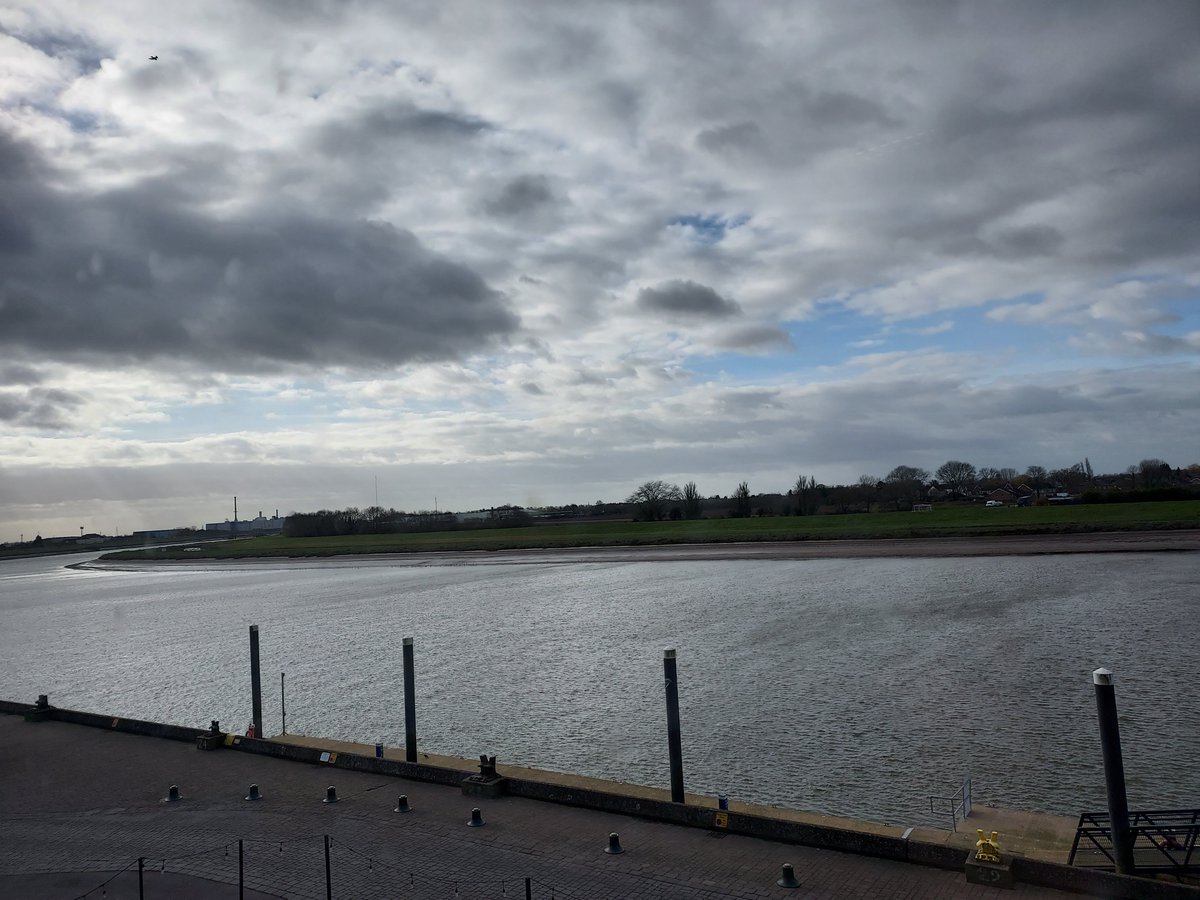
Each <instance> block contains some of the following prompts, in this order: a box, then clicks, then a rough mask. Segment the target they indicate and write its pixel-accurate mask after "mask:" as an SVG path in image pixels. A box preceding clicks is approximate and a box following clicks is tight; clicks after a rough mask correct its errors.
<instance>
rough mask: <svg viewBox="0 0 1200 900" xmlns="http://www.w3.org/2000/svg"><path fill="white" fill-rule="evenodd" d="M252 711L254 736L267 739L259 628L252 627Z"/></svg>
mask: <svg viewBox="0 0 1200 900" xmlns="http://www.w3.org/2000/svg"><path fill="white" fill-rule="evenodd" d="M250 710H251V715H252V716H253V722H254V736H255V737H256V738H261V737H265V735H264V734H263V721H262V677H261V674H260V672H259V669H258V626H257V625H251V626H250Z"/></svg>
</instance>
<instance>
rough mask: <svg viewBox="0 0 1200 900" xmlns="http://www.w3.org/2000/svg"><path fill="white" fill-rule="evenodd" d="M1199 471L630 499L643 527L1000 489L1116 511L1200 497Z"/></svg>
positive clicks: (652, 486)
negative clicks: (1063, 496)
mask: <svg viewBox="0 0 1200 900" xmlns="http://www.w3.org/2000/svg"><path fill="white" fill-rule="evenodd" d="M1197 478H1200V464H1193V465H1190V466H1188V467H1186V468H1172V467H1171V466H1170V465H1169V464H1168V463H1166V462H1164V461H1163V460H1161V459H1156V458H1152V459H1143V460H1142V461H1141V462H1140V463H1138V464H1137V465H1131V466H1129V467H1128V468H1126V469H1125V470H1124V471H1123V472H1119V473H1111V474H1103V475H1097V474H1096V473H1095V472H1094V471H1093V469H1092V464H1091V462H1090V461H1089V460H1088V459H1087V458H1084V459H1083V460H1082V461H1081V462H1078V463H1074V464H1072V465H1070V466H1066V467H1063V468H1060V469H1053V470H1047V469H1046V468H1044V467H1043V466H1038V465H1033V466H1029V467H1027V468H1026V469H1025V470H1024V471H1019V470H1017V469H1013V468H993V467H990V466H981V467H978V468H977V467H976V466H974V465H973V464H971V463H969V462H965V461H963V460H956V459H952V460H947V461H946V462H945V463H943V464H942V465H941V466H939V467H938V468H937V469H936V470H935V471H934V472H932V473H931V472H929V471H928V470H926V469H923V468H920V467H918V466H908V465H900V466H896V467H895V468H894V469H892V470H891V471H890V472H888V474H887V475H885V476H883V477H882V478H879V477H876V476H874V475H861V476H860V477H859V478H858V480H857V481H855V482H853V483H852V484H838V485H826V484H822V483H818V481H817V479H816V477H815V476H813V475H800V476H799V477H797V479H796V481H795V483H794V484H792V486H791V487H790V488H789V489H788V490H787V492H786V493H781V494H758V495H755V494H751V492H750V486H749V484H748V483H747V482H746V481H741V482H739V483H738V485H737V487H736V488H735V489H734V491H733V493H732V494H731V495H730V496H729V498H725V497H721V496H719V495H714V496H712V497H709V498H704V497H702V496H701V494H700V490H699V488H698V487H697V486H696V482H694V481H689V482H687V483H686V484H685V485H684V486H683V487H682V488H680V487H679V486H677V485H675V484H672V483H670V482H667V481H663V480H661V479H655V480H651V481H646V482H644V483H642V484H641V485H639V486H638V487H637V489H636V490H634V492H633V493H632V494H630V495H629V497H628V498H626V503H629V504H631V505H632V506H633V508H634V518H635V519H636V520H638V521H643V522H656V521H661V520H663V519H699V518H703V517H705V515H711V514H716V515H721V516H729V517H733V518H744V517H748V516H751V515H797V516H807V515H815V514H816V513H817V512H818V511H829V512H843V513H846V512H866V511H870V510H871V509H872V508H875V509H881V510H882V509H894V510H897V511H899V510H905V509H911V508H912V506H913V504H915V503H918V502H920V501H921V500H923V499H927V498H928V497H929V496H930V494H931V490H932V491H933V493H935V494H936V495H937V496H938V497H939V498H941V499H962V500H971V499H979V498H981V497H983V496H985V495H986V494H987V493H989V492H994V491H997V490H999V489H1004V488H1012V489H1017V488H1018V487H1026V488H1028V490H1029V492H1030V493H1031V494H1032V495H1033V496H1034V497H1035V498H1042V497H1043V496H1045V495H1046V494H1049V493H1059V492H1062V493H1067V494H1069V495H1071V496H1073V497H1078V498H1079V499H1080V501H1081V502H1089V503H1112V502H1129V501H1132V500H1160V499H1161V500H1174V499H1190V498H1194V497H1198V496H1200V489H1198V487H1197V485H1195V484H1193V483H1192V481H1193V480H1194V479H1197Z"/></svg>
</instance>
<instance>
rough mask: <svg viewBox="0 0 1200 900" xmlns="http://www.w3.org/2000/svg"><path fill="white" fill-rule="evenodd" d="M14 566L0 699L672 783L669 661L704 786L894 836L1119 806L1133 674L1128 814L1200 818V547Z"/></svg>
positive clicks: (691, 773)
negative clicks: (1096, 676) (1195, 814)
mask: <svg viewBox="0 0 1200 900" xmlns="http://www.w3.org/2000/svg"><path fill="white" fill-rule="evenodd" d="M86 558H90V557H79V558H74V559H68V558H64V557H58V558H54V559H40V560H18V561H9V562H5V563H0V616H2V621H3V628H2V629H0V660H2V663H0V666H2V668H0V697H3V698H4V699H9V700H29V701H32V700H33V699H34V698H35V697H36V696H37V695H38V694H42V693H45V694H49V695H50V697H51V701H52V702H53V703H55V704H56V705H59V706H64V707H69V708H75V709H84V710H90V711H95V712H102V713H111V714H113V715H121V716H130V717H139V718H146V719H153V720H161V721H168V722H175V723H179V724H185V725H193V726H198V727H204V726H207V725H208V722H209V720H210V719H214V718H215V719H220V720H221V722H222V723H223V724H224V725H225V727H227V728H236V729H241V728H244V726H245V723H246V722H247V721H248V719H249V718H250V687H249V680H250V679H249V671H248V670H249V664H248V656H249V653H248V639H247V626H248V625H250V624H257V625H258V626H259V628H260V631H261V637H262V640H261V644H262V670H263V673H264V677H263V681H264V694H265V710H264V717H265V720H266V730H267V732H268V733H270V734H273V733H277V732H278V731H279V729H280V724H281V722H280V704H279V672H281V671H285V672H286V673H287V679H286V683H287V728H288V731H289V732H294V733H305V734H311V735H320V736H324V737H330V738H337V739H342V740H353V741H362V742H374V741H376V740H383V741H384V742H386V743H387V744H389V745H393V746H397V745H398V746H403V743H404V714H403V675H402V672H403V668H402V655H401V649H400V648H401V642H402V639H403V638H404V637H407V636H412V637H413V638H414V639H415V648H416V670H417V715H418V731H419V742H420V747H421V749H422V750H425V751H427V752H431V753H445V754H450V755H455V756H465V757H473V756H477V755H478V754H480V753H484V752H486V753H489V754H493V753H494V754H497V756H498V758H499V761H500V762H501V764H504V763H514V764H523V765H529V766H535V767H539V768H546V769H553V770H558V771H564V772H576V773H579V774H584V775H592V776H596V777H601V778H609V779H615V780H620V781H627V782H634V783H640V784H649V785H655V786H659V787H666V786H668V784H669V772H668V765H667V748H666V724H665V707H664V694H663V685H662V651H663V649H664V648H667V647H674V648H677V650H678V654H679V690H680V705H681V717H682V723H683V751H684V772H685V780H686V785H687V789H688V790H689V791H695V792H702V793H710V794H715V793H716V792H718V791H720V792H724V793H727V794H729V795H730V796H731V797H733V798H736V799H742V800H749V801H754V802H759V803H768V804H777V805H780V806H785V807H791V808H797V809H808V810H815V811H821V812H828V813H835V814H841V815H851V816H857V817H862V818H867V819H873V820H877V821H885V822H892V823H896V824H916V823H922V822H925V823H931V824H939V823H943V822H944V821H945V818H944V817H941V818H931V816H930V812H929V799H928V798H929V797H930V796H931V795H937V796H946V795H949V794H951V793H952V792H953V791H954V790H956V789H957V787H958V785H959V783H960V782H961V780H962V778H963V776H965V775H968V774H970V775H971V776H973V778H974V784H975V801H976V803H980V802H983V801H985V800H989V799H990V800H994V801H995V802H996V803H998V804H999V805H1002V806H1008V807H1016V808H1026V809H1040V810H1046V811H1049V812H1055V813H1061V814H1066V815H1076V814H1078V813H1079V812H1080V811H1082V810H1103V809H1105V800H1104V779H1103V774H1102V768H1101V758H1100V747H1099V737H1098V730H1097V725H1096V712H1095V701H1094V694H1093V689H1092V682H1091V672H1092V670H1093V669H1095V668H1097V667H1098V666H1102V665H1103V666H1107V667H1108V668H1110V669H1112V670H1113V671H1114V672H1115V673H1116V683H1117V702H1118V708H1119V709H1120V712H1121V728H1122V738H1123V742H1124V751H1125V767H1126V774H1127V778H1128V786H1129V795H1130V804H1131V806H1132V807H1133V808H1135V809H1137V808H1143V809H1154V808H1158V809H1164V808H1178V807H1196V806H1200V690H1197V685H1196V675H1197V670H1198V669H1200V649H1198V644H1197V629H1196V625H1197V620H1198V619H1200V565H1198V562H1200V560H1198V559H1197V556H1196V555H1195V554H1189V553H1139V554H1095V555H1086V554H1080V555H1071V556H1050V557H1045V556H1043V557H992V558H966V559H963V558H956V559H856V560H787V561H768V560H732V561H731V560H696V559H689V560H687V561H681V562H661V561H659V562H627V561H613V562H595V561H589V562H571V561H569V560H570V556H569V555H567V556H558V557H551V559H553V560H557V561H554V562H544V563H532V562H531V563H523V562H522V563H516V564H513V563H511V562H510V563H509V564H493V565H487V564H484V565H480V564H469V565H455V564H446V563H444V561H434V562H433V564H424V565H414V564H413V561H411V560H405V561H394V560H392V561H388V560H355V561H341V560H334V561H320V562H301V563H292V562H288V563H259V564H235V565H224V566H217V565H213V564H209V565H195V566H183V567H179V566H174V567H153V566H146V567H143V568H141V569H136V568H135V569H134V570H130V571H126V570H104V569H69V568H65V567H64V566H65V565H66V564H67V563H71V562H78V561H80V560H83V559H86Z"/></svg>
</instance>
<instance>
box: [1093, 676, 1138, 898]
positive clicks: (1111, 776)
mask: <svg viewBox="0 0 1200 900" xmlns="http://www.w3.org/2000/svg"><path fill="white" fill-rule="evenodd" d="M1092 683H1093V684H1095V685H1096V712H1097V713H1098V714H1099V717H1100V750H1101V752H1102V753H1103V754H1104V787H1105V789H1106V790H1107V791H1108V821H1109V825H1110V827H1111V828H1112V843H1113V857H1114V859H1115V861H1116V864H1117V872H1118V873H1119V874H1121V875H1132V874H1133V869H1134V866H1133V835H1132V834H1131V833H1130V831H1129V800H1128V798H1127V797H1126V796H1125V763H1124V761H1123V760H1122V759H1121V729H1120V726H1119V725H1118V724H1117V691H1116V688H1114V687H1113V676H1112V672H1110V671H1109V670H1108V669H1097V670H1096V671H1095V672H1093V673H1092Z"/></svg>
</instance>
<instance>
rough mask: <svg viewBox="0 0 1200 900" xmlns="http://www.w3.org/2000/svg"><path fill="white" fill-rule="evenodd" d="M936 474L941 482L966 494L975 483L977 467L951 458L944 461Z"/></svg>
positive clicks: (953, 489)
mask: <svg viewBox="0 0 1200 900" xmlns="http://www.w3.org/2000/svg"><path fill="white" fill-rule="evenodd" d="M936 474H937V478H938V481H939V482H941V483H942V484H943V485H945V486H946V487H948V488H950V490H952V491H955V492H957V493H959V494H965V493H966V492H967V490H968V489H969V488H971V487H974V485H975V467H974V466H973V465H971V464H970V463H969V462H963V461H962V460H958V459H951V460H949V461H947V462H945V463H943V464H942V465H941V467H940V468H938V470H937V473H936Z"/></svg>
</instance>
